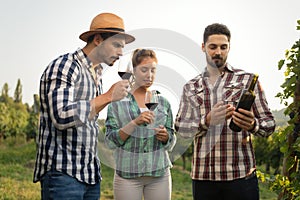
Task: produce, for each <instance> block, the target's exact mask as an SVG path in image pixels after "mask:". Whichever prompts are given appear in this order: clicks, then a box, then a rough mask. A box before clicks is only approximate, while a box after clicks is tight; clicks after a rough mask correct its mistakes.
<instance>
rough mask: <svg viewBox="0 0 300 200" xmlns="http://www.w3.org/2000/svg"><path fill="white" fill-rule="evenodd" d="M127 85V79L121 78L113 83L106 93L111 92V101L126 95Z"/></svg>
mask: <svg viewBox="0 0 300 200" xmlns="http://www.w3.org/2000/svg"><path fill="white" fill-rule="evenodd" d="M128 87H129V82H128V80H121V81H119V82H116V83H115V84H113V85H112V86H111V87H110V89H109V90H108V91H107V93H110V94H111V101H118V100H121V99H123V98H124V97H126V96H127V94H128V91H127V88H128Z"/></svg>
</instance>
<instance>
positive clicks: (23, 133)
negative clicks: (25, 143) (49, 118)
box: [0, 80, 38, 141]
mask: <svg viewBox="0 0 300 200" xmlns="http://www.w3.org/2000/svg"><path fill="white" fill-rule="evenodd" d="M8 90H9V87H8V84H7V83H5V84H4V86H3V88H2V93H1V96H0V141H1V140H2V139H6V138H8V137H26V138H27V139H29V138H32V137H34V135H35V134H36V133H37V128H38V127H37V123H38V112H35V111H34V109H30V108H29V106H28V105H27V104H23V103H22V94H21V92H22V85H21V81H20V80H18V84H17V87H16V90H15V99H14V100H13V98H11V97H10V96H9V95H8Z"/></svg>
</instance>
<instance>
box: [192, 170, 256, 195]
mask: <svg viewBox="0 0 300 200" xmlns="http://www.w3.org/2000/svg"><path fill="white" fill-rule="evenodd" d="M192 184H193V197H194V200H259V188H258V180H257V177H256V174H255V172H254V173H253V174H252V175H250V176H249V177H246V178H241V179H237V180H233V181H199V180H193V182H192Z"/></svg>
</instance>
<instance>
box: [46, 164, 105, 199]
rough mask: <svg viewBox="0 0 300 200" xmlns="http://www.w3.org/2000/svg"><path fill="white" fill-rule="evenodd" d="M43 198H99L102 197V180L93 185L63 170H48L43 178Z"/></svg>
mask: <svg viewBox="0 0 300 200" xmlns="http://www.w3.org/2000/svg"><path fill="white" fill-rule="evenodd" d="M41 189H42V190H41V196H42V199H43V200H50V199H51V200H57V199H62V200H67V199H76V200H98V199H100V182H98V183H96V184H94V185H91V184H86V183H83V182H80V181H78V180H77V179H76V178H74V177H71V176H69V175H67V174H64V173H62V172H58V171H55V170H52V171H48V172H47V173H46V174H45V175H44V176H43V178H42V180H41Z"/></svg>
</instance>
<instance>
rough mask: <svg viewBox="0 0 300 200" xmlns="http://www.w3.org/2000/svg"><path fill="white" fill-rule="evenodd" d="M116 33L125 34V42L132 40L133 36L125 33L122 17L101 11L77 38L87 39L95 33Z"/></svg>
mask: <svg viewBox="0 0 300 200" xmlns="http://www.w3.org/2000/svg"><path fill="white" fill-rule="evenodd" d="M107 32H111V33H118V34H122V35H124V36H125V43H126V44H128V43H130V42H133V41H134V40H135V38H134V37H133V36H131V35H129V34H127V33H125V28H124V22H123V19H122V18H121V17H119V16H117V15H115V14H112V13H101V14H99V15H97V16H96V17H94V19H93V20H92V23H91V26H90V30H89V31H86V32H84V33H82V34H81V35H80V36H79V38H80V39H81V40H83V41H85V42H86V41H87V40H88V38H89V37H90V36H92V35H94V34H96V33H107Z"/></svg>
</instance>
